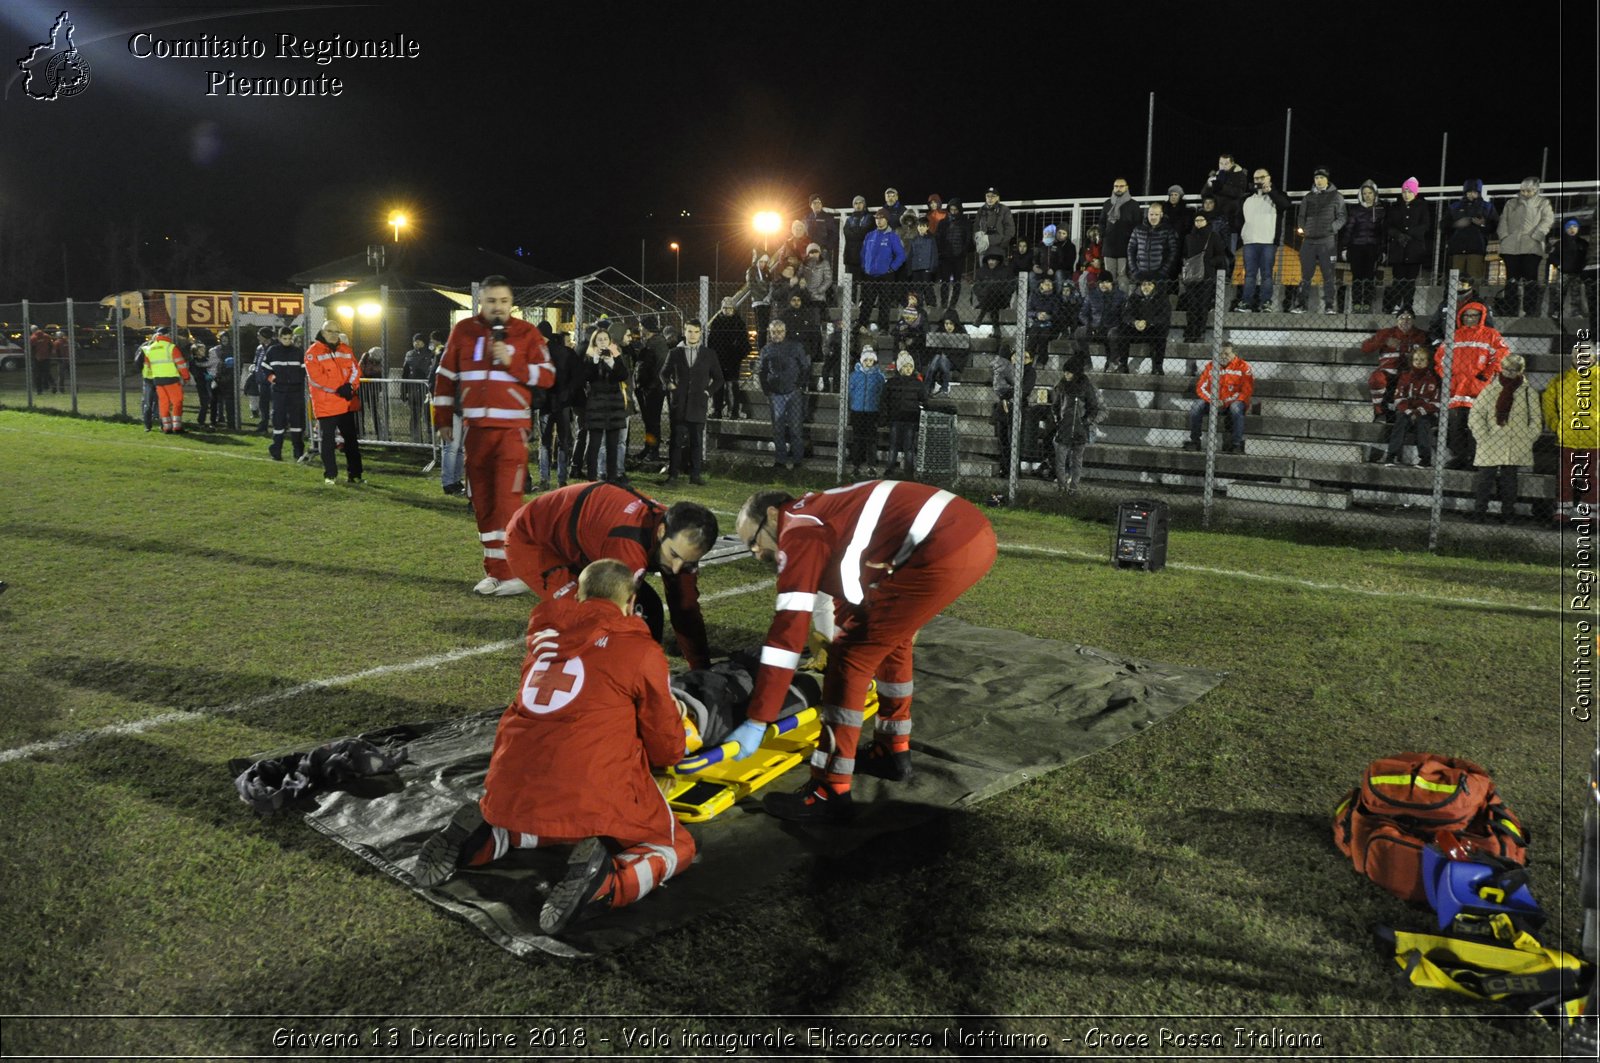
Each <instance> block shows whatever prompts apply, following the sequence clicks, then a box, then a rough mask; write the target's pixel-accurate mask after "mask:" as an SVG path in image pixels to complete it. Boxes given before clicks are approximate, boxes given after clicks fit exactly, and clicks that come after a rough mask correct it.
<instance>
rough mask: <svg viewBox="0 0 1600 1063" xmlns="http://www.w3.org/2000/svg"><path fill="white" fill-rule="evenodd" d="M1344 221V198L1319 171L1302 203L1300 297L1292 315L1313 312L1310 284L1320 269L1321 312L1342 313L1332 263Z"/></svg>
mask: <svg viewBox="0 0 1600 1063" xmlns="http://www.w3.org/2000/svg"><path fill="white" fill-rule="evenodd" d="M1345 219H1346V211H1345V205H1344V196H1342V195H1340V194H1339V190H1338V189H1337V188H1335V187H1334V186H1333V181H1332V180H1331V179H1330V177H1329V175H1328V170H1327V168H1326V167H1323V166H1319V167H1317V169H1316V171H1315V172H1314V173H1313V174H1312V175H1311V191H1309V192H1307V193H1306V194H1305V196H1304V197H1303V198H1302V199H1301V200H1300V228H1301V229H1302V230H1304V238H1303V239H1302V240H1301V243H1300V293H1299V298H1298V299H1297V300H1296V301H1295V304H1294V305H1293V306H1291V307H1290V308H1289V311H1290V313H1296V314H1303V313H1305V312H1306V311H1307V310H1309V309H1311V280H1312V277H1313V275H1314V274H1315V273H1316V271H1317V270H1319V269H1320V270H1321V271H1322V312H1323V313H1324V314H1337V313H1338V312H1339V279H1338V278H1337V277H1335V276H1334V273H1333V260H1334V258H1335V257H1337V255H1338V247H1339V233H1340V231H1341V230H1343V229H1344V224H1345Z"/></svg>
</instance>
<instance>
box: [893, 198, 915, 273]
mask: <svg viewBox="0 0 1600 1063" xmlns="http://www.w3.org/2000/svg"><path fill="white" fill-rule="evenodd" d="M919 217H921V215H919V214H918V213H917V212H916V209H915V208H911V207H908V208H906V209H905V210H902V211H901V212H900V221H899V222H898V223H897V224H896V225H895V226H894V234H895V235H896V236H898V237H899V238H900V246H901V247H903V248H905V249H906V259H905V261H904V262H902V263H900V268H899V269H898V270H896V271H895V277H894V279H895V280H897V281H899V282H900V283H901V284H906V283H909V282H910V280H911V244H912V243H913V242H914V241H915V240H916V238H917V235H918V233H919V231H920V230H919V229H918V228H917V219H918V218H919Z"/></svg>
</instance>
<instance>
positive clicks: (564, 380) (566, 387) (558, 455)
mask: <svg viewBox="0 0 1600 1063" xmlns="http://www.w3.org/2000/svg"><path fill="white" fill-rule="evenodd" d="M539 331H540V332H541V333H542V334H543V335H544V338H545V346H546V347H547V348H548V349H549V352H550V364H551V365H553V366H555V370H556V383H555V387H552V388H548V389H546V390H545V391H543V392H541V393H540V394H541V395H542V396H543V398H544V403H545V408H544V414H543V416H542V418H541V421H542V423H541V424H540V426H539V490H541V491H548V490H549V489H550V472H551V468H552V466H554V470H555V474H556V481H557V483H558V484H559V485H560V486H562V487H565V486H566V485H567V476H568V475H569V471H570V468H571V462H572V402H573V395H574V393H576V392H578V391H581V390H582V388H583V385H584V378H583V372H582V369H583V366H582V363H581V362H580V361H579V360H578V352H577V351H574V350H573V349H572V348H571V347H568V346H567V344H566V341H565V340H564V339H562V337H561V334H560V333H558V332H556V331H555V330H554V329H552V328H551V327H550V323H549V322H548V321H541V322H539ZM552 459H553V460H552Z"/></svg>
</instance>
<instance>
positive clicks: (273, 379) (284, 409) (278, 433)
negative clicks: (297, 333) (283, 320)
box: [265, 328, 306, 461]
mask: <svg viewBox="0 0 1600 1063" xmlns="http://www.w3.org/2000/svg"><path fill="white" fill-rule="evenodd" d="M265 364H266V368H267V383H268V384H269V385H270V386H271V388H272V442H271V443H269V444H268V445H267V454H268V456H269V457H271V458H272V460H273V461H282V460H283V437H284V436H285V435H287V436H288V437H289V445H290V448H291V450H292V452H293V454H294V460H296V461H299V460H300V456H301V455H302V454H304V453H305V451H306V443H305V430H306V355H305V351H303V350H301V349H300V347H299V345H298V344H297V343H296V342H295V338H294V330H293V329H291V328H281V329H279V330H278V342H277V343H274V344H273V345H272V346H271V347H269V348H267V354H266V362H265Z"/></svg>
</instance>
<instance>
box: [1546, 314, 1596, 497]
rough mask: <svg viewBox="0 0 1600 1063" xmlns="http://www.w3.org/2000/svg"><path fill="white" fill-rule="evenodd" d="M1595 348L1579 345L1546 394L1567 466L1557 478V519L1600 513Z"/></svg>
mask: <svg viewBox="0 0 1600 1063" xmlns="http://www.w3.org/2000/svg"><path fill="white" fill-rule="evenodd" d="M1597 375H1600V371H1597V370H1596V369H1595V365H1594V351H1593V348H1585V347H1583V346H1581V345H1575V346H1574V349H1573V352H1572V365H1571V366H1570V367H1569V368H1568V369H1567V370H1566V371H1565V372H1564V373H1562V374H1561V375H1560V376H1558V377H1556V378H1555V379H1554V380H1552V381H1550V385H1549V386H1548V387H1546V388H1545V389H1544V394H1543V395H1542V396H1540V400H1539V403H1540V408H1541V409H1542V410H1543V411H1544V423H1545V424H1547V425H1549V426H1550V429H1551V431H1553V432H1555V434H1556V449H1557V451H1558V452H1559V453H1560V455H1561V464H1560V468H1559V470H1558V475H1557V476H1556V513H1555V517H1556V523H1557V524H1566V523H1567V522H1569V521H1572V520H1575V519H1576V518H1578V517H1579V516H1592V515H1593V514H1595V513H1597V512H1600V469H1596V467H1595V461H1596V458H1600V414H1597V412H1596V410H1595V403H1594V398H1595V385H1596V377H1597Z"/></svg>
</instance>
